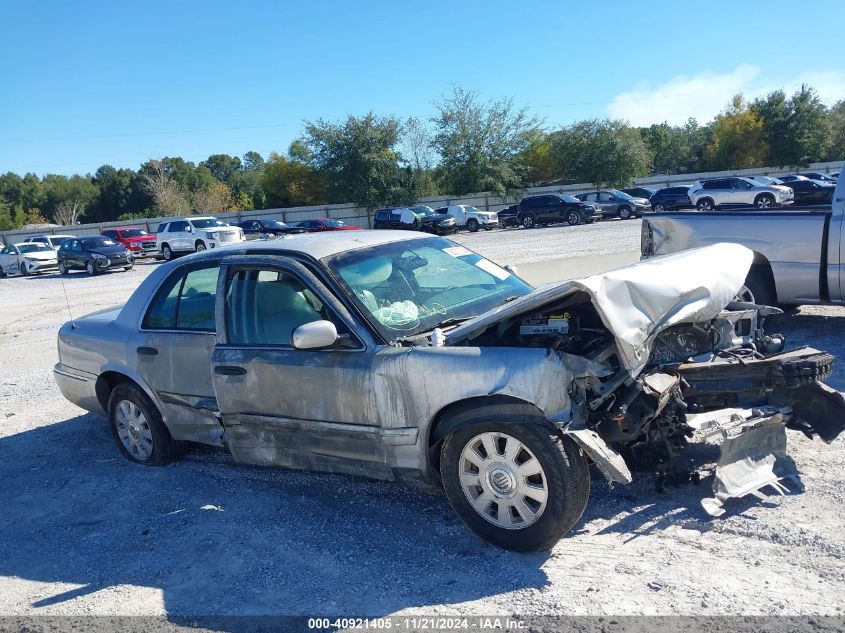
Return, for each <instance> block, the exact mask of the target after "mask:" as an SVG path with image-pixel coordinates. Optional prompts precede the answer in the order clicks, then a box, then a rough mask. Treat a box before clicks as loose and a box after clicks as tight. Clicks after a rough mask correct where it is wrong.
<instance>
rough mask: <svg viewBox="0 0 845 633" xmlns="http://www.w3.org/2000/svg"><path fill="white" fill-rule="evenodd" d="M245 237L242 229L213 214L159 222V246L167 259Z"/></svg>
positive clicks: (162, 254) (239, 240)
mask: <svg viewBox="0 0 845 633" xmlns="http://www.w3.org/2000/svg"><path fill="white" fill-rule="evenodd" d="M244 239H245V238H244V231H243V229H242V228H240V227H236V226H229V225H228V224H226V223H225V222H223V221H221V220H218V219H217V218H214V217H211V216H206V217H196V218H194V217H191V218H174V219H172V220H168V221H167V222H162V223H161V224H159V225H158V230H157V231H156V247H157V249H158V252H160V253H161V256H162V257H164V259H166V260H167V261H170V260H171V259H173V257H174V255H175V254H177V253H194V252H197V251H204V250H207V249H209V248H216V247H218V246H223V245H224V244H234V243H236V242H243V241H244Z"/></svg>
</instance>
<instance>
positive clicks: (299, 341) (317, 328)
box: [293, 321, 338, 349]
mask: <svg viewBox="0 0 845 633" xmlns="http://www.w3.org/2000/svg"><path fill="white" fill-rule="evenodd" d="M337 338H338V337H337V328H336V327H335V326H334V323H332V322H331V321H312V322H311V323H304V324H303V325H300V326H299V327H298V328H296V329H295V330H294V331H293V346H294V347H295V348H296V349H319V348H321V347H329V346H330V345H334V344H335V343H336V342H337Z"/></svg>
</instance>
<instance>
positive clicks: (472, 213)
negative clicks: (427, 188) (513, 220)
mask: <svg viewBox="0 0 845 633" xmlns="http://www.w3.org/2000/svg"><path fill="white" fill-rule="evenodd" d="M434 212H435V213H439V214H440V215H448V216H449V217H452V218H455V224H456V225H457V227H458V228H461V229H467V230H468V231H472V232H473V233H475V232H476V231H477V230H478V229H479V228H483V229H485V230H487V231H489V230H490V229H493V228H496V227H498V226H499V215H498V214H497V213H496V212H495V211H479V210H478V209H476V208H475V207H471V206H469V205H468V204H452V205H449V206H448V207H440V208H439V209H435V210H434Z"/></svg>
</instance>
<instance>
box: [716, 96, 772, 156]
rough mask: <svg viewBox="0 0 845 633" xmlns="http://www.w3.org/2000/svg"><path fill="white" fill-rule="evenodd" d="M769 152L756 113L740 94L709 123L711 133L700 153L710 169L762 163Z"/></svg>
mask: <svg viewBox="0 0 845 633" xmlns="http://www.w3.org/2000/svg"><path fill="white" fill-rule="evenodd" d="M768 154H769V150H768V146H767V144H766V139H765V133H764V130H763V118H762V117H761V116H760V113H759V112H757V111H756V110H754V109H753V108H751V107H749V106H748V104H747V103H746V101H745V99H743V97H742V95H741V94H738V95H735V96H734V98H733V100H732V101H731V104H730V105H729V106H728V107H727V108H726V109H725V110H724V111H723V112H722V113H721V114H719V115H718V116H716V120H715V121H714V123H713V136H712V138H711V140H710V144H709V145H708V146H707V148H706V150H705V152H704V156H705V160H706V161H707V163H708V165H709V167H710V168H711V169H716V170H721V169H746V168H749V167H758V166H760V165H763V163H764V162H765V159H766V158H767V156H768Z"/></svg>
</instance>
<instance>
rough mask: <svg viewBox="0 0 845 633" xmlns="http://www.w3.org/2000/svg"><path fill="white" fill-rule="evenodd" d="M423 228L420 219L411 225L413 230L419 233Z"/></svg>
mask: <svg viewBox="0 0 845 633" xmlns="http://www.w3.org/2000/svg"><path fill="white" fill-rule="evenodd" d="M421 227H422V222H420V219H419V218H414V223H413V224H412V225H411V228H413V229H414V230H415V231H419V230H420V228H421Z"/></svg>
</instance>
